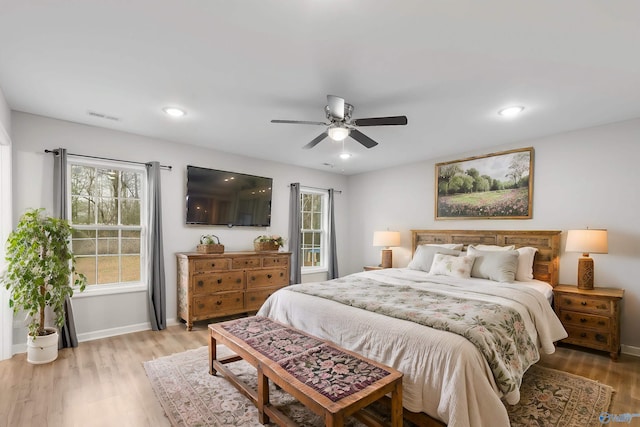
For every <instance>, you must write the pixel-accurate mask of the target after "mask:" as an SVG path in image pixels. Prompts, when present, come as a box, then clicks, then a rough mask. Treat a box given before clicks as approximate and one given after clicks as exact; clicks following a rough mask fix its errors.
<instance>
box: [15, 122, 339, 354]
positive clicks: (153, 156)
mask: <svg viewBox="0 0 640 427" xmlns="http://www.w3.org/2000/svg"><path fill="white" fill-rule="evenodd" d="M12 126H13V147H14V149H13V170H14V173H13V178H14V185H13V188H14V199H13V201H14V217H15V218H18V217H19V216H20V215H21V214H22V213H23V212H24V210H25V209H27V208H31V207H44V208H46V209H48V210H49V211H51V209H52V205H53V199H52V195H51V176H52V173H53V172H52V171H53V159H52V155H51V154H45V153H44V150H45V149H54V148H58V147H64V148H67V150H68V151H69V152H70V153H76V154H86V155H92V156H104V157H111V158H118V159H125V160H133V161H141V162H146V161H152V160H157V161H159V162H160V163H161V164H163V165H171V166H172V167H173V170H172V171H166V170H163V171H162V172H161V180H162V208H163V209H162V210H163V211H162V215H163V231H164V249H165V273H166V282H167V319H168V321H172V320H175V318H176V316H177V314H176V313H177V307H176V306H177V296H176V261H175V255H174V254H175V253H176V252H182V251H193V250H195V246H196V244H197V243H198V240H199V238H200V236H201V235H202V234H210V233H213V234H215V235H217V236H218V237H219V238H220V240H221V242H222V243H223V244H224V245H225V250H226V251H237V250H252V249H253V239H254V238H255V237H256V236H258V235H260V234H264V233H273V234H280V235H283V236H287V234H288V233H287V229H288V221H289V219H288V209H289V186H288V185H289V183H292V182H300V183H301V184H302V185H308V186H314V187H321V188H330V187H331V188H335V189H336V190H342V193H341V194H339V195H336V215H335V217H336V222H337V224H336V227H337V233H338V236H344V237H342V238H340V237H338V242H337V250H338V253H339V254H346V253H347V250H348V247H347V241H348V240H347V237H346V236H347V222H346V218H348V209H347V200H348V197H349V194H348V191H346V185H347V179H346V177H344V176H342V175H337V174H331V173H327V172H322V171H317V170H312V169H305V168H299V167H294V166H289V165H284V164H280V163H275V162H268V161H263V160H257V159H252V158H249V157H242V156H237V155H231V154H226V153H222V152H218V151H213V150H207V149H204V148H198V147H194V146H187V145H182V144H176V143H171V142H167V141H162V140H158V139H153V138H146V137H142V136H138V135H133V134H128V133H124V132H117V131H113V130H107V129H102V128H97V127H92V126H85V125H80V124H76V123H70V122H65V121H61V120H55V119H50V118H45V117H41V116H35V115H30V114H25V113H19V112H14V113H13V116H12ZM187 164H192V165H196V166H202V167H209V168H213V169H223V170H233V171H236V172H241V173H249V174H254V175H261V176H268V177H272V178H273V200H272V223H271V227H270V228H268V229H266V228H257V227H255V228H254V227H235V228H232V229H230V228H227V227H202V226H186V225H185V217H184V215H185V214H184V206H185V188H186V166H187ZM339 268H341V269H343V268H346V264H344V265H341V266H340V267H339ZM73 307H74V313H75V320H76V328H77V331H78V338H79V339H80V340H83V339H91V338H98V337H101V336H107V335H112V334H116V333H122V332H128V331H132V330H139V329H144V328H147V327H148V318H147V302H146V294H145V293H144V292H137V293H130V294H124V295H122V294H120V295H110V296H106V297H105V296H101V297H87V296H85V295H76V296H74V299H73ZM114 314H115V315H114ZM16 326H19V325H16ZM25 336H26V333H22V331H18V330H14V340H13V341H14V343H22V342H24V340H25Z"/></svg>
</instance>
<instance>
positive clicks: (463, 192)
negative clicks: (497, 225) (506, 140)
mask: <svg viewBox="0 0 640 427" xmlns="http://www.w3.org/2000/svg"><path fill="white" fill-rule="evenodd" d="M435 193H436V208H435V211H436V212H435V217H436V219H531V217H532V212H533V206H532V201H533V147H528V148H522V149H517V150H510V151H502V152H499V153H492V154H486V155H483V156H476V157H469V158H466V159H461V160H454V161H451V162H444V163H437V164H436V192H435Z"/></svg>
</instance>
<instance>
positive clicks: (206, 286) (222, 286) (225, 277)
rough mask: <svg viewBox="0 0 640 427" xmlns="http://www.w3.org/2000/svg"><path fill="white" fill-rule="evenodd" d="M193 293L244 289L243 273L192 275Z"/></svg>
mask: <svg viewBox="0 0 640 427" xmlns="http://www.w3.org/2000/svg"><path fill="white" fill-rule="evenodd" d="M192 279H193V293H194V294H195V295H197V294H204V293H211V292H221V291H233V290H242V289H244V272H243V271H228V272H223V273H200V274H194V275H193V278H192Z"/></svg>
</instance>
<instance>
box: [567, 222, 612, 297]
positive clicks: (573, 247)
mask: <svg viewBox="0 0 640 427" xmlns="http://www.w3.org/2000/svg"><path fill="white" fill-rule="evenodd" d="M565 250H566V251H567V252H582V257H580V258H579V259H578V288H579V289H593V259H592V258H591V257H589V254H590V253H592V254H606V253H608V250H609V248H608V243H607V230H595V229H594V230H592V229H586V230H569V232H568V233H567V246H566V248H565Z"/></svg>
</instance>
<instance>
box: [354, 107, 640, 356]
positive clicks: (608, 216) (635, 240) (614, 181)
mask: <svg viewBox="0 0 640 427" xmlns="http://www.w3.org/2000/svg"><path fill="white" fill-rule="evenodd" d="M529 146H532V147H534V150H535V153H534V189H533V195H534V198H533V218H532V219H530V220H472V221H469V220H467V221H457V220H445V221H442V220H440V221H435V220H434V203H435V196H434V188H435V184H434V180H435V164H436V163H438V162H443V161H450V160H457V159H461V158H465V157H469V156H473V155H482V154H488V153H493V152H497V151H502V150H507V149H512V148H524V147H529ZM639 161H640V119H636V120H631V121H626V122H621V123H617V124H611V125H607V126H600V127H595V128H590V129H584V130H579V131H575V132H570V133H563V134H559V135H554V136H550V137H547V138H541V139H536V140H531V141H523V142H520V143H517V144H516V143H514V144H510V145H508V146H498V147H492V148H491V149H487V150H483V151H482V152H472V153H461V154H460V155H459V156H453V157H450V158H446V159H433V160H430V161H424V162H420V163H415V164H411V165H407V166H402V167H397V168H391V169H386V170H382V171H377V172H372V173H365V174H360V175H356V176H351V177H349V187H348V189H349V194H350V197H349V214H350V221H349V241H350V242H352V243H351V254H352V256H351V257H350V258H349V259H348V264H347V270H344V271H342V273H345V274H346V273H350V272H355V271H360V270H361V269H362V266H363V265H375V264H378V263H379V262H380V248H374V247H372V245H371V244H372V236H373V231H374V230H379V229H383V230H384V229H386V228H387V227H388V228H390V229H395V230H400V231H401V239H402V247H400V248H395V249H393V256H394V259H393V260H394V267H405V266H406V265H407V263H408V262H409V260H410V256H411V254H410V248H411V237H410V232H409V230H411V229H420V228H425V229H429V228H436V229H529V230H543V229H553V230H562V231H563V234H562V243H561V247H562V252H561V257H560V282H561V283H566V284H575V283H576V276H577V259H578V256H579V254H575V253H565V252H564V242H565V239H566V231H567V230H568V229H573V228H584V227H586V226H589V227H591V228H607V229H608V230H609V253H608V254H606V255H604V254H600V255H598V254H593V255H592V258H593V259H594V263H595V286H596V287H619V288H624V289H625V290H626V293H625V297H624V300H623V304H622V336H621V341H622V344H623V345H624V346H626V347H628V346H633V347H634V348H632V349H629V348H627V350H628V351H632V352H633V351H637V350H638V349H640V334H638V333H637V331H636V329H635V328H636V327H637V325H639V324H640V282H639V281H638V280H637V278H636V275H637V274H638V272H640V227H639V225H638V217H639V215H640V191H639V190H638V184H639V183H640V168H639V167H638V162H639ZM624 350H625V347H623V351H624Z"/></svg>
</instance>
